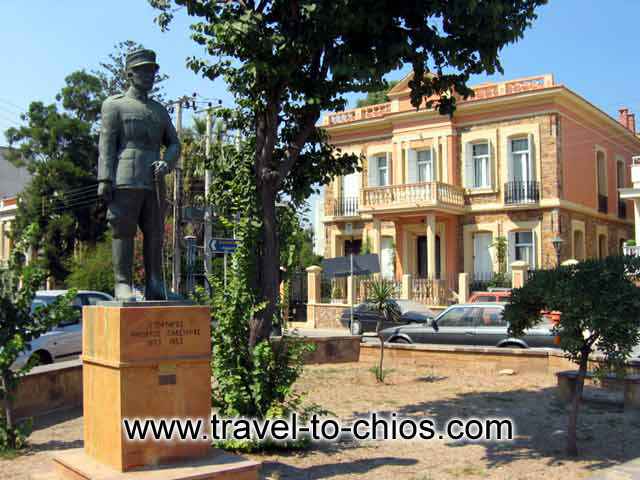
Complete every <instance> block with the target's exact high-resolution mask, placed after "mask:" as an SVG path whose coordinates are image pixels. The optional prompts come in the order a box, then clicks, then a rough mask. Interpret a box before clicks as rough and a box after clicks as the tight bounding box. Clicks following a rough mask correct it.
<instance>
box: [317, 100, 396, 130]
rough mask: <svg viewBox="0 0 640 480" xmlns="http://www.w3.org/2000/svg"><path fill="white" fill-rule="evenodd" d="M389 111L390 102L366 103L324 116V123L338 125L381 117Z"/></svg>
mask: <svg viewBox="0 0 640 480" xmlns="http://www.w3.org/2000/svg"><path fill="white" fill-rule="evenodd" d="M389 113H391V102H387V103H379V104H377V105H368V106H366V107H360V108H354V109H352V110H345V111H344V112H337V113H331V114H329V115H328V116H327V117H326V120H325V125H328V126H331V125H338V124H341V123H350V122H355V121H357V120H367V119H369V118H378V117H383V116H385V115H387V114H389Z"/></svg>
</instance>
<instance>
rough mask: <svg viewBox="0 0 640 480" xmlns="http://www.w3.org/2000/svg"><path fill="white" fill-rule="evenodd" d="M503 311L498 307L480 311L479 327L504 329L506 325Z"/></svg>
mask: <svg viewBox="0 0 640 480" xmlns="http://www.w3.org/2000/svg"><path fill="white" fill-rule="evenodd" d="M503 312H504V311H503V309H502V308H500V307H487V308H483V309H482V322H481V323H480V325H481V326H484V327H504V326H506V325H507V322H506V320H504V318H503V316H502V314H503Z"/></svg>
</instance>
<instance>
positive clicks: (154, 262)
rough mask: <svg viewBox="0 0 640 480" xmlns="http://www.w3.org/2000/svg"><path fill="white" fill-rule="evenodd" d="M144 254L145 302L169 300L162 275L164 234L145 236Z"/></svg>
mask: <svg viewBox="0 0 640 480" xmlns="http://www.w3.org/2000/svg"><path fill="white" fill-rule="evenodd" d="M142 249H143V254H144V277H145V289H144V298H145V300H167V291H166V287H165V284H164V276H163V274H162V234H159V235H153V234H145V236H144V242H143V244H142Z"/></svg>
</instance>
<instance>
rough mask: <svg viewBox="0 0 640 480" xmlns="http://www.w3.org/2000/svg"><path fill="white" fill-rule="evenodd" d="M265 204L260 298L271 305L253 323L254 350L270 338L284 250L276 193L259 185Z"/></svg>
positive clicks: (251, 332)
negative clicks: (280, 246)
mask: <svg viewBox="0 0 640 480" xmlns="http://www.w3.org/2000/svg"><path fill="white" fill-rule="evenodd" d="M258 192H259V195H260V200H261V202H262V215H263V218H262V221H263V228H262V252H261V255H260V259H259V262H260V296H261V300H262V301H266V302H267V305H266V307H265V308H264V310H262V312H260V314H259V315H258V316H257V317H256V318H254V319H253V320H252V321H251V330H250V333H249V346H250V347H251V348H253V347H254V346H256V345H257V344H258V343H259V342H260V341H262V340H265V339H268V338H269V335H270V333H271V326H272V321H273V317H274V315H275V314H276V312H277V304H278V297H279V293H280V292H279V277H280V248H279V244H278V226H277V223H276V206H275V201H276V192H275V190H273V189H272V188H270V187H269V186H267V185H259V186H258Z"/></svg>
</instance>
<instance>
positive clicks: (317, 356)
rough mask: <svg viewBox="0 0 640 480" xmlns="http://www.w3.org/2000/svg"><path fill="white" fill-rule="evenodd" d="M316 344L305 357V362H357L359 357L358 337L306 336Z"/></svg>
mask: <svg viewBox="0 0 640 480" xmlns="http://www.w3.org/2000/svg"><path fill="white" fill-rule="evenodd" d="M305 340H306V341H308V342H310V343H314V344H315V345H316V349H315V351H313V352H311V353H310V354H309V355H308V356H307V357H305V363H307V364H320V363H345V362H357V361H358V360H359V358H360V337H354V336H339V337H313V338H309V337H307V338H306V339H305Z"/></svg>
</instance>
